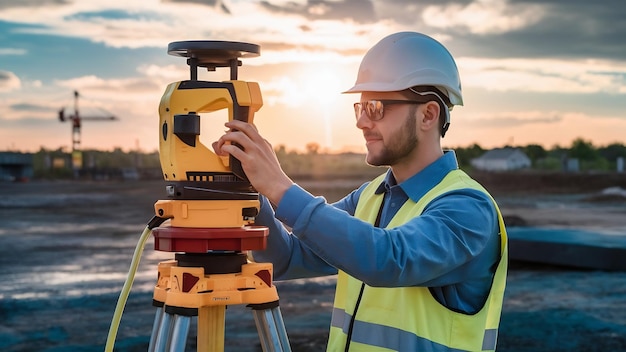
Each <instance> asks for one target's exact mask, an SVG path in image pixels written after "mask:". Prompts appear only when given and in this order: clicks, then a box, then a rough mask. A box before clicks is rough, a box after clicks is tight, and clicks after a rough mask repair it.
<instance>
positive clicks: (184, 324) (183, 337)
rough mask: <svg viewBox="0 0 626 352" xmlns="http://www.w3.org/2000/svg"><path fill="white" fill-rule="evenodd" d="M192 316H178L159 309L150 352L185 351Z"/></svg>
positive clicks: (151, 338) (153, 328)
mask: <svg viewBox="0 0 626 352" xmlns="http://www.w3.org/2000/svg"><path fill="white" fill-rule="evenodd" d="M191 319H192V317H191V316H185V315H176V314H170V313H167V312H164V309H163V308H159V309H157V313H156V316H155V320H154V326H153V327H152V336H151V337H150V345H149V346H148V351H150V352H166V351H176V352H178V351H184V350H185V346H186V345H187V336H188V335H189V326H190V325H191Z"/></svg>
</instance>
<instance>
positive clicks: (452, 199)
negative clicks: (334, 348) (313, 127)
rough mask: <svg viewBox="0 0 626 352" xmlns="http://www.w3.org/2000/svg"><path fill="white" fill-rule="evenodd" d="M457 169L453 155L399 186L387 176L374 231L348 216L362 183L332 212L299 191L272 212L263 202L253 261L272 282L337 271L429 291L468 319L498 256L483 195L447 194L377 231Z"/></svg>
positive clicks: (490, 207)
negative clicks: (263, 230)
mask: <svg viewBox="0 0 626 352" xmlns="http://www.w3.org/2000/svg"><path fill="white" fill-rule="evenodd" d="M456 168H458V165H457V161H456V156H455V154H454V152H453V151H447V152H446V153H444V155H443V156H442V157H440V158H439V159H438V160H436V161H435V162H434V163H432V164H431V165H429V166H428V167H426V168H425V169H423V170H422V171H420V172H419V173H417V174H415V175H413V176H412V177H410V178H409V179H407V180H406V181H404V182H402V183H400V184H396V182H395V179H394V177H393V174H392V173H391V172H390V171H388V172H387V175H386V178H385V180H384V182H382V183H381V184H380V186H378V189H377V191H376V192H377V193H383V192H384V193H385V201H384V203H383V204H384V205H383V209H382V212H381V218H380V225H379V227H374V226H373V225H372V224H370V223H367V222H365V221H363V220H360V219H358V218H355V217H354V216H353V215H354V211H355V209H356V205H357V202H358V200H359V197H360V195H361V192H362V191H363V188H364V187H365V186H366V185H367V183H365V184H363V185H362V186H361V187H359V188H358V189H356V190H354V191H353V192H351V193H350V194H348V195H347V196H346V197H344V198H343V199H341V200H339V201H337V202H336V203H333V204H332V205H330V204H328V203H326V201H325V199H324V198H322V197H315V196H313V195H311V194H309V193H308V192H307V191H305V190H304V189H302V188H301V187H299V186H298V185H293V186H292V187H291V188H289V189H288V190H287V192H286V193H285V195H284V197H283V198H282V200H281V201H280V203H279V204H278V206H277V207H276V210H275V212H274V210H273V208H272V206H271V205H270V203H269V202H268V201H267V199H265V198H264V197H262V203H261V209H260V213H259V215H258V216H257V219H256V223H257V225H264V226H267V227H269V229H270V235H269V237H268V243H267V248H266V249H265V250H263V251H255V252H254V253H253V256H254V258H255V260H256V261H259V262H271V263H273V265H274V274H275V278H276V279H277V280H284V279H292V278H303V277H314V276H322V275H332V274H336V273H337V270H338V269H339V270H343V271H345V272H346V273H348V274H350V275H351V276H353V277H355V278H357V279H359V280H361V281H363V282H365V283H366V284H368V285H370V286H377V287H405V286H424V287H430V288H431V292H432V293H433V295H434V296H435V298H436V299H437V300H438V301H439V302H440V303H442V304H444V305H445V306H447V307H449V308H450V309H454V310H458V311H462V312H467V313H474V312H476V311H478V310H479V309H480V308H481V307H482V305H483V303H484V301H485V299H486V298H487V295H488V292H489V288H490V285H491V281H492V278H493V274H494V272H495V268H496V265H497V263H498V260H499V253H500V240H499V236H498V233H499V225H498V218H497V213H496V210H495V207H494V204H493V202H492V200H491V199H490V198H489V196H488V195H486V194H484V193H483V192H480V191H476V190H473V189H461V190H455V191H452V192H448V193H446V194H444V195H442V196H440V197H438V198H437V199H435V200H433V201H432V202H431V203H430V204H429V205H428V206H427V207H426V208H425V209H424V211H423V212H422V214H421V215H420V216H418V217H415V218H413V219H411V220H410V221H408V222H406V223H405V224H403V225H401V226H398V227H395V228H390V229H385V228H384V227H385V226H386V225H387V224H388V223H389V221H390V220H391V219H392V218H393V216H394V215H395V214H396V212H397V211H398V210H399V209H400V207H401V206H402V204H404V203H405V202H406V201H407V200H408V199H411V200H413V201H418V200H419V199H420V198H421V197H422V196H424V195H425V194H426V192H428V191H429V190H430V189H431V188H432V187H434V186H435V185H436V184H438V183H439V182H440V181H441V180H442V179H443V178H444V177H445V175H446V174H447V173H448V172H449V171H451V170H454V169H456ZM281 222H282V223H281ZM283 223H284V224H285V225H287V226H289V227H291V229H292V233H290V232H289V231H287V229H286V228H285V227H284V226H283Z"/></svg>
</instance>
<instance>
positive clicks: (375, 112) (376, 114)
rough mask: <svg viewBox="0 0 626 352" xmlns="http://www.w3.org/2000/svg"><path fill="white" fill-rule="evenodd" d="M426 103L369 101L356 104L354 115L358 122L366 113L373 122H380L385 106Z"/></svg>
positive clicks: (421, 102) (413, 101)
mask: <svg viewBox="0 0 626 352" xmlns="http://www.w3.org/2000/svg"><path fill="white" fill-rule="evenodd" d="M425 103H426V102H424V101H415V100H368V101H362V102H358V103H354V115H355V116H356V119H357V120H358V119H359V118H360V117H361V114H362V113H365V116H367V118H368V119H370V120H371V121H379V120H381V119H382V118H383V116H384V114H385V105H393V104H425Z"/></svg>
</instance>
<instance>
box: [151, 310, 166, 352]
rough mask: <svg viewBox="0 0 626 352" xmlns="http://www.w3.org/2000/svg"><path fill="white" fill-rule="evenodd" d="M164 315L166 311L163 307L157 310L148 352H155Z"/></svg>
mask: <svg viewBox="0 0 626 352" xmlns="http://www.w3.org/2000/svg"><path fill="white" fill-rule="evenodd" d="M164 314H165V309H164V308H163V307H158V308H157V309H156V310H155V314H154V323H153V324H152V333H151V334H150V345H148V352H154V351H155V347H156V341H157V336H158V335H159V328H160V327H161V321H162V320H163V315H164Z"/></svg>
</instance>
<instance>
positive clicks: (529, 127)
mask: <svg viewBox="0 0 626 352" xmlns="http://www.w3.org/2000/svg"><path fill="white" fill-rule="evenodd" d="M625 18H626V1H624V0H599V1H588V0H426V1H421V0H420V1H418V0H389V1H382V0H289V1H285V0H262V1H258V0H250V1H244V0H133V1H129V0H123V1H122V0H89V1H87V0H82V1H81V0H75V1H72V0H19V1H14V0H0V151H2V150H11V151H21V152H34V151H37V150H40V148H46V149H53V150H55V149H58V148H63V149H66V150H71V148H72V128H71V124H70V123H68V122H67V121H66V122H61V121H60V120H59V119H58V111H59V110H60V109H61V108H65V111H66V114H72V112H73V109H74V105H73V104H74V100H73V99H74V95H73V92H74V91H78V92H79V99H78V104H79V114H80V116H81V117H83V118H84V121H83V124H82V128H81V145H80V147H81V148H82V149H101V150H112V149H114V148H122V149H123V150H127V151H130V150H140V151H144V152H151V151H156V150H157V149H158V138H159V131H160V128H159V123H158V121H159V116H158V105H159V101H160V99H161V96H162V94H163V92H164V90H165V88H166V87H167V85H168V84H169V83H172V82H176V81H181V80H187V79H189V69H188V66H187V64H186V61H185V59H184V58H181V57H176V56H173V55H168V50H167V47H168V44H169V43H171V42H174V41H185V40H224V41H239V42H246V43H253V44H257V45H259V46H260V48H261V49H260V51H261V52H260V56H258V57H250V58H243V59H242V63H243V66H242V67H241V68H240V69H239V79H240V80H244V81H251V82H258V83H259V85H260V88H261V92H262V95H263V103H264V105H263V107H262V108H261V109H260V110H259V111H258V112H257V113H256V115H255V117H254V122H255V124H256V125H257V127H258V129H259V130H260V132H261V133H262V134H263V136H264V137H265V138H266V139H267V140H268V141H269V142H270V143H272V145H274V147H278V146H285V147H286V148H287V149H288V150H299V151H303V150H306V147H307V145H308V144H311V143H316V144H318V145H319V146H320V147H321V148H322V150H326V151H331V152H342V151H353V152H364V151H365V148H364V141H363V137H362V133H361V131H359V130H358V129H357V128H356V126H355V119H354V114H353V108H352V104H353V103H354V102H355V101H358V100H359V96H358V95H354V94H341V92H342V91H344V90H346V89H348V88H350V87H351V86H352V85H353V83H354V80H355V79H356V74H357V71H358V67H359V63H360V61H361V59H362V57H363V55H364V54H365V53H366V52H367V50H368V49H369V48H370V47H371V46H373V45H374V44H375V43H376V42H378V41H379V40H380V39H382V38H383V37H385V36H387V35H389V34H391V33H394V32H398V31H417V32H422V33H425V34H428V35H430V36H432V37H434V38H436V39H437V40H439V41H440V42H441V43H442V44H444V45H445V46H446V47H447V48H448V50H449V51H450V52H451V53H452V55H453V56H454V57H455V59H456V62H457V66H458V67H459V72H460V75H461V82H462V86H463V97H464V103H465V104H464V106H458V107H456V108H455V109H454V110H453V111H452V114H451V119H452V120H451V127H450V130H449V131H448V133H447V135H446V137H445V138H444V139H443V141H442V144H443V145H444V146H445V147H450V148H454V147H466V146H470V145H472V144H474V143H477V144H479V145H480V146H482V147H483V148H496V147H502V146H505V145H528V144H540V145H543V146H544V147H545V148H552V147H554V146H556V145H558V146H564V147H567V146H570V145H571V143H572V141H573V140H575V139H576V138H583V139H585V140H586V141H590V142H592V143H593V144H594V145H596V146H604V145H608V144H611V143H622V144H623V143H626V133H625V131H626V114H625V113H624V111H626V40H625V39H624V38H626V20H625ZM222 71H223V72H222ZM200 79H202V80H208V81H223V80H227V79H229V78H228V72H226V71H225V70H218V71H217V72H206V71H205V70H202V71H201V72H200ZM109 115H113V116H115V117H116V118H117V120H115V121H96V120H92V121H90V120H88V117H90V118H94V117H103V116H109ZM225 116H226V115H225V112H224V111H222V113H214V114H208V115H203V116H202V118H201V120H202V134H201V142H202V143H203V144H205V145H208V144H210V143H211V142H212V141H213V140H215V139H216V138H217V137H218V136H219V135H220V134H221V133H222V132H223V131H224V126H223V123H224V122H225V121H226V119H227V118H226V117H225Z"/></svg>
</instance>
